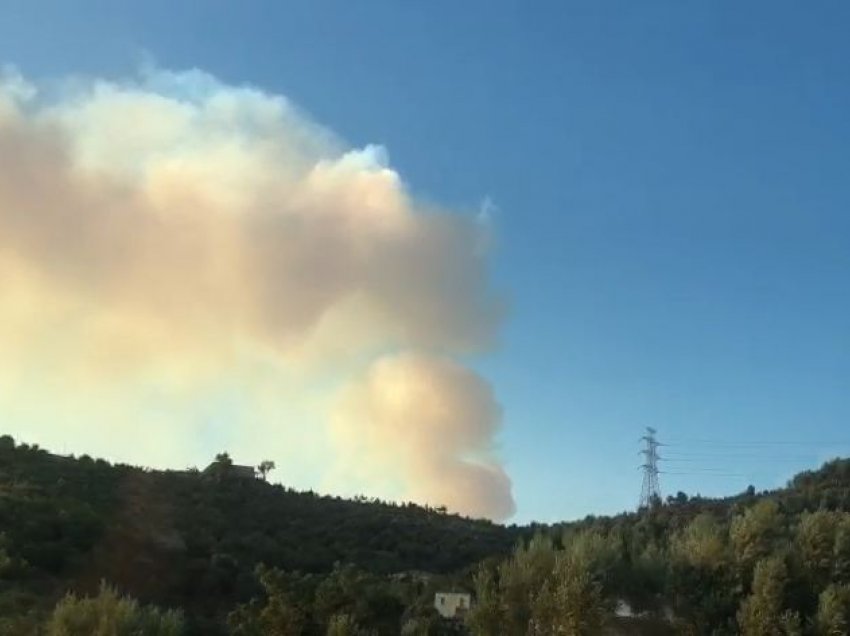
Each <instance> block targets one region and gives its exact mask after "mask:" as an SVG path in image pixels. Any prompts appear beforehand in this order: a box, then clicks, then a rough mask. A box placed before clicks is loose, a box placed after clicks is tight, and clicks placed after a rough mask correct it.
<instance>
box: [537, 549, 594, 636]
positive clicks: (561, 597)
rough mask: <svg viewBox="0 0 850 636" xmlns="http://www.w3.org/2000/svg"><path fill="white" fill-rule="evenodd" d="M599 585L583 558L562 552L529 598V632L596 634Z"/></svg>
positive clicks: (573, 635)
mask: <svg viewBox="0 0 850 636" xmlns="http://www.w3.org/2000/svg"><path fill="white" fill-rule="evenodd" d="M604 615H605V607H604V604H603V601H602V586H601V585H600V584H599V583H598V582H597V581H596V580H594V577H593V574H592V572H591V569H590V563H589V561H588V560H587V559H586V558H582V557H581V556H578V555H575V554H571V553H570V552H563V553H561V554H559V555H558V558H557V560H556V563H555V568H554V570H553V572H552V573H551V575H550V576H549V577H548V578H547V579H546V581H545V582H544V583H543V585H542V587H541V588H540V590H539V591H538V592H537V593H536V594H535V595H534V597H533V600H532V617H531V630H530V631H531V633H533V634H540V635H541V636H543V635H546V636H548V635H549V634H569V635H570V636H595V635H596V634H599V633H600V632H601V630H602V623H603V618H604Z"/></svg>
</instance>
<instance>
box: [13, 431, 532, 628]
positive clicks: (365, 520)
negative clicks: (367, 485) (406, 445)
mask: <svg viewBox="0 0 850 636" xmlns="http://www.w3.org/2000/svg"><path fill="white" fill-rule="evenodd" d="M0 532H2V534H0V577H2V578H0V616H5V617H12V616H15V615H21V614H26V613H29V612H33V613H34V614H36V615H38V614H41V613H43V612H44V611H46V610H47V609H49V608H50V607H51V606H52V605H53V603H55V602H56V601H57V599H58V598H59V597H60V596H61V595H62V594H63V593H64V592H65V591H66V590H67V589H69V588H70V589H74V590H77V591H80V592H82V593H93V592H96V591H97V590H98V587H99V585H100V583H101V581H102V580H105V581H107V582H109V583H110V584H112V585H115V586H116V587H117V588H118V589H119V590H121V591H123V592H127V593H129V594H131V595H132V596H133V597H135V598H138V599H140V600H143V601H145V602H148V603H155V604H157V605H162V606H169V607H179V608H182V609H183V610H184V611H185V613H186V615H187V617H188V619H189V621H188V622H189V623H190V627H192V626H196V627H197V629H196V630H195V633H203V634H211V633H216V632H215V630H216V629H219V630H223V626H224V620H225V618H226V615H227V613H228V611H230V610H232V609H233V608H234V607H235V606H236V605H237V604H238V603H239V602H245V601H248V600H250V599H251V598H252V597H253V596H255V595H257V594H258V593H259V591H260V590H261V589H262V588H261V586H260V584H259V581H258V578H257V577H256V576H255V568H256V566H257V565H258V564H265V565H267V566H269V567H273V568H279V569H281V570H284V571H287V572H299V573H301V574H303V575H304V578H305V580H306V579H309V581H310V582H311V584H312V583H313V582H315V581H318V580H320V579H322V578H323V577H325V575H327V573H329V572H333V571H334V568H335V567H336V568H337V570H340V569H341V566H342V565H346V566H349V570H347V571H346V572H347V574H351V573H352V572H357V573H358V575H360V574H361V573H362V575H363V576H368V577H371V578H374V579H375V581H384V580H387V581H390V580H391V581H401V582H405V581H411V582H414V583H416V584H415V585H412V586H410V587H411V589H412V590H414V591H415V590H420V588H422V587H423V586H422V585H421V583H422V582H423V581H424V580H425V577H422V576H417V573H419V572H428V573H431V574H448V573H455V572H459V571H462V570H463V569H464V568H468V567H470V566H473V565H474V564H475V563H477V562H478V561H480V560H482V559H484V558H485V557H488V556H491V555H501V554H507V553H509V552H510V550H511V548H512V546H513V544H514V543H515V541H516V536H517V532H518V531H517V530H510V529H507V528H505V527H504V526H500V525H496V524H493V523H490V522H489V521H484V520H470V519H466V518H463V517H460V516H457V515H451V514H447V513H446V512H445V511H443V510H434V509H428V508H423V507H420V506H416V505H413V504H391V503H384V502H380V501H366V500H365V499H364V500H358V501H351V500H346V499H341V498H339V497H329V496H319V495H316V494H314V493H311V492H295V491H293V490H289V489H286V488H284V487H282V486H279V485H272V484H268V483H265V482H264V481H262V480H260V479H247V480H246V479H244V478H240V477H237V476H235V475H231V474H229V471H228V466H227V464H226V462H224V463H222V464H221V465H220V466H218V467H217V470H214V471H211V473H210V474H202V473H199V472H197V471H181V472H176V471H175V472H169V471H166V472H160V471H146V470H142V469H139V468H134V467H130V466H125V465H114V466H113V465H110V464H109V463H107V462H105V461H103V460H93V459H91V458H89V457H86V456H83V457H80V458H77V459H72V458H65V457H59V456H56V455H52V454H50V453H48V452H47V451H45V450H43V449H39V448H37V447H32V446H27V445H26V444H18V445H15V442H14V441H13V440H12V438H10V437H2V438H0ZM405 573H408V574H407V575H405ZM428 580H431V579H428ZM436 580H439V579H436ZM420 591H421V590H420ZM405 593H406V594H407V593H412V592H411V591H410V590H406V591H405ZM395 618H396V619H397V618H398V616H396V617H395ZM8 629H10V628H8ZM0 633H5V632H3V630H2V629H0Z"/></svg>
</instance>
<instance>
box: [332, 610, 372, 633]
mask: <svg viewBox="0 0 850 636" xmlns="http://www.w3.org/2000/svg"><path fill="white" fill-rule="evenodd" d="M365 634H366V632H365V631H364V630H362V629H360V626H359V625H358V624H357V621H356V620H354V617H353V616H351V615H350V614H334V615H333V616H331V620H330V621H329V622H328V631H327V636H365Z"/></svg>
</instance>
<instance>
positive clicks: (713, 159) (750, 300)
mask: <svg viewBox="0 0 850 636" xmlns="http://www.w3.org/2000/svg"><path fill="white" fill-rule="evenodd" d="M848 26H850V4H848V3H846V2H841V1H833V2H830V1H827V0H824V1H823V2H817V3H801V2H796V1H775V0H772V1H769V2H768V1H764V2H745V3H744V2H732V1H729V2H696V1H695V2H683V1H681V0H675V1H674V0H671V1H669V2H634V1H631V0H630V1H622V2H599V1H586V2H568V1H566V0H552V1H546V2H543V1H538V2H523V1H520V0H516V1H513V2H508V1H499V0H486V1H479V0H464V1H463V2H458V1H456V0H429V1H414V0H410V1H403V0H360V1H357V2H352V1H351V0H338V1H334V2H331V1H324V0H310V1H308V0H300V1H297V2H296V1H292V2H284V1H267V2H259V1H245V2H239V3H237V2H223V1H219V0H205V1H203V2H188V1H177V2H174V1H173V0H169V1H167V2H165V1H160V0H150V1H147V2H118V1H114V0H99V1H91V0H86V1H83V0H81V1H79V2H74V3H71V2H62V1H59V0H57V1H55V2H38V1H35V0H6V1H5V2H3V3H2V6H0V60H2V61H5V62H11V63H14V64H16V65H17V66H19V68H20V69H21V70H22V71H23V72H24V73H25V74H27V75H30V76H34V77H50V76H57V75H65V74H67V73H69V72H74V73H96V74H107V75H118V74H126V73H128V72H131V71H133V70H134V69H135V67H136V66H137V64H138V62H139V59H140V56H141V55H142V53H143V52H146V53H149V54H151V55H152V56H153V57H154V58H155V59H156V61H157V62H158V63H159V64H160V65H161V66H164V67H167V68H175V69H180V68H186V67H199V68H202V69H204V70H206V71H209V72H211V73H213V74H215V75H217V76H219V77H221V78H222V79H223V80H225V81H227V82H231V83H251V84H256V85H258V86H260V87H262V88H264V89H266V90H268V91H271V92H278V93H283V94H285V95H287V96H288V97H290V98H291V99H292V100H294V101H295V102H296V103H298V104H300V105H301V106H302V107H303V108H304V109H305V110H306V111H308V112H309V113H311V114H312V115H313V116H314V117H315V118H316V119H317V120H318V121H320V122H322V123H324V124H327V125H328V126H329V127H331V128H332V129H334V130H335V131H337V132H339V133H340V134H341V135H342V136H343V137H344V138H345V139H346V140H348V141H349V142H351V143H352V144H354V145H363V144H366V143H380V144H384V145H385V146H386V147H387V148H388V149H389V152H390V156H391V159H392V165H393V166H394V167H395V168H397V169H398V170H399V171H400V172H401V174H402V175H403V177H404V178H405V179H406V181H407V182H408V183H409V184H410V185H411V187H412V188H413V189H414V190H415V191H416V192H418V193H420V194H422V195H424V196H427V197H428V198H431V199H434V200H437V201H440V202H442V203H446V204H449V205H453V206H459V207H467V208H472V207H475V206H476V205H477V204H478V202H479V201H481V200H482V199H483V198H484V197H490V198H491V199H492V200H493V201H494V202H495V204H496V205H497V206H498V211H497V212H496V213H495V214H494V220H495V225H496V230H497V233H498V250H497V252H496V254H495V256H494V261H493V270H494V278H495V282H496V285H497V286H498V287H499V288H500V289H502V290H504V291H505V292H506V293H507V294H508V296H509V297H510V299H511V305H512V312H511V316H510V319H509V320H508V322H507V324H506V326H505V329H504V331H503V337H502V342H501V344H500V347H499V348H498V350H497V351H495V352H493V353H492V354H490V355H487V356H484V357H482V358H480V359H477V360H476V361H475V364H476V365H477V366H478V367H479V368H480V370H481V371H482V372H483V373H484V374H485V375H486V377H487V378H488V379H489V380H490V381H491V382H492V383H493V384H494V386H495V389H496V392H497V394H498V396H499V398H500V400H501V402H502V404H503V406H504V408H505V420H504V430H503V432H502V434H501V437H500V441H501V453H502V456H503V457H504V458H505V460H506V462H507V465H508V470H509V472H510V474H511V476H512V477H513V479H514V487H515V495H516V498H517V502H518V507H519V511H518V516H517V519H518V520H520V521H524V520H529V519H533V518H534V519H540V520H555V519H560V518H573V517H577V516H583V515H584V514H586V513H591V512H592V513H601V512H612V511H618V510H621V509H624V508H628V507H631V506H633V505H634V503H635V501H636V498H637V495H638V493H639V488H640V481H639V473H638V471H637V470H636V468H635V467H636V466H637V464H638V463H639V457H638V455H637V450H638V443H637V438H638V437H639V436H640V435H641V433H642V428H643V427H644V426H647V425H651V426H655V427H656V428H658V429H659V434H660V437H661V439H662V441H664V440H668V441H669V440H681V445H680V446H678V447H671V448H670V449H668V451H669V453H668V455H669V456H671V457H673V456H678V457H679V458H680V459H683V460H689V461H682V462H679V463H672V464H668V468H667V469H666V470H669V471H670V472H695V473H697V474H694V475H682V474H669V475H662V486H663V487H664V489H665V491H667V492H669V491H671V490H672V491H675V490H678V489H680V488H681V489H685V490H688V491H692V492H693V491H700V492H702V493H705V494H720V493H725V492H735V491H737V490H741V489H742V488H744V487H745V486H746V485H747V484H748V483H754V484H755V485H756V487H757V488H766V487H773V486H776V485H779V484H781V483H783V482H784V480H785V479H786V478H787V477H788V476H790V475H791V474H792V473H793V472H794V471H795V470H798V469H800V468H803V467H806V466H809V465H812V464H814V463H816V462H818V461H820V460H822V459H824V458H826V457H828V456H830V455H833V454H837V453H844V454H850V444H848V443H847V442H850V431H849V430H848V421H850V399H848V395H850V393H849V392H848V388H850V386H848V384H850V318H849V317H850V284H848V272H850V179H848V176H850V152H848V149H850V117H848V113H850V64H849V63H848V60H850V39H848V37H847V32H848ZM685 440H708V441H709V442H716V441H718V440H728V441H729V442H730V443H734V444H742V443H744V442H747V443H749V445H734V446H728V447H727V446H722V445H720V444H717V443H708V442H685ZM777 441H779V442H789V441H791V442H793V441H801V442H805V444H803V445H801V446H792V445H790V444H787V445H786V444H777V445H767V444H764V443H763V442H777ZM723 452H728V453H729V454H730V455H735V457H733V458H729V459H723V458H722V457H720V455H721V454H722V453H723ZM677 453H678V455H677ZM707 469H712V470H714V471H716V473H712V472H711V471H710V470H707ZM726 472H728V473H739V472H740V473H744V475H743V476H740V477H737V476H729V475H726V474H725V473H726Z"/></svg>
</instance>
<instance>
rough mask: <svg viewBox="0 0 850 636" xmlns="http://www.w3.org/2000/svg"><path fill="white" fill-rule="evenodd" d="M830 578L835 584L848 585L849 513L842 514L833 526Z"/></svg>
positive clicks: (849, 569) (849, 577)
mask: <svg viewBox="0 0 850 636" xmlns="http://www.w3.org/2000/svg"><path fill="white" fill-rule="evenodd" d="M832 578H833V580H835V581H836V582H837V583H845V584H850V512H842V513H841V514H840V515H839V517H838V520H837V521H836V524H835V543H834V544H833V548H832Z"/></svg>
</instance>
